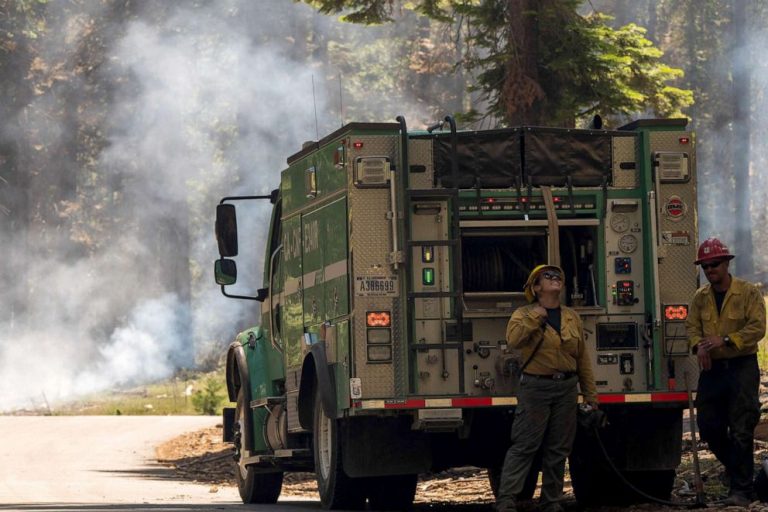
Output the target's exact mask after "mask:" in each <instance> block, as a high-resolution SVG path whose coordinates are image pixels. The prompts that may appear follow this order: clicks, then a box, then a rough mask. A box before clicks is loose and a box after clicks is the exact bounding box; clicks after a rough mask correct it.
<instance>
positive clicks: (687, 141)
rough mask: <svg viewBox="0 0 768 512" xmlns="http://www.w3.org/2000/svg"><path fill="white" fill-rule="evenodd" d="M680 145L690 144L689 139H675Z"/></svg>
mask: <svg viewBox="0 0 768 512" xmlns="http://www.w3.org/2000/svg"><path fill="white" fill-rule="evenodd" d="M677 141H678V142H679V143H680V144H689V143H690V142H691V139H690V137H680V138H679V139H677Z"/></svg>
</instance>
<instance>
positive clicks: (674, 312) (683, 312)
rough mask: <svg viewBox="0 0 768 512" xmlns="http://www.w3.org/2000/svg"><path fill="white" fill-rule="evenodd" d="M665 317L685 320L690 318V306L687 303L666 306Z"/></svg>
mask: <svg viewBox="0 0 768 512" xmlns="http://www.w3.org/2000/svg"><path fill="white" fill-rule="evenodd" d="M664 318H665V319H666V320H685V319H686V318H688V306H687V305H686V304H670V305H668V306H664Z"/></svg>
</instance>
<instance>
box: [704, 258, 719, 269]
mask: <svg viewBox="0 0 768 512" xmlns="http://www.w3.org/2000/svg"><path fill="white" fill-rule="evenodd" d="M722 264H723V260H720V261H716V262H714V263H702V264H701V268H703V269H704V270H709V269H711V268H717V267H719V266H720V265H722Z"/></svg>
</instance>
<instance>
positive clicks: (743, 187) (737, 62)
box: [731, 0, 754, 279]
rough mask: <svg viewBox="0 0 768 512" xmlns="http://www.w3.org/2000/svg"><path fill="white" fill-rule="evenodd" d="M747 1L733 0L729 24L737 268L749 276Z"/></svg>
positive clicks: (751, 263) (750, 276) (750, 226)
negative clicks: (730, 37)
mask: <svg viewBox="0 0 768 512" xmlns="http://www.w3.org/2000/svg"><path fill="white" fill-rule="evenodd" d="M746 4H747V2H744V1H742V0H735V1H734V2H733V19H732V22H731V28H732V33H733V55H732V58H731V63H732V66H733V143H734V152H733V172H734V189H735V192H736V195H735V200H736V212H735V213H736V219H735V220H736V254H738V255H739V259H738V260H737V265H738V267H737V268H738V271H739V273H740V274H741V275H743V276H744V277H746V278H749V279H751V278H752V275H753V273H754V257H753V252H754V249H753V246H752V229H753V223H752V216H751V214H750V212H751V200H750V198H751V194H750V189H749V185H750V179H749V178H750V177H749V167H750V166H749V163H750V140H749V139H750V135H751V122H750V117H751V116H750V110H751V108H750V107H751V105H750V96H749V91H750V84H751V81H752V72H751V69H750V66H748V65H746V64H745V63H746V62H748V61H749V60H750V59H747V58H746V54H747V52H749V51H750V50H749V46H748V41H747V12H746V10H747V6H746Z"/></svg>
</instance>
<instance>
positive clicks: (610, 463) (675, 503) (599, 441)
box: [593, 425, 706, 508]
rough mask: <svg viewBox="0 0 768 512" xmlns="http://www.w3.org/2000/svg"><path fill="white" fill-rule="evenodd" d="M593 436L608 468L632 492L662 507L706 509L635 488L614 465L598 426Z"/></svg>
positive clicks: (699, 504) (696, 504) (695, 504)
mask: <svg viewBox="0 0 768 512" xmlns="http://www.w3.org/2000/svg"><path fill="white" fill-rule="evenodd" d="M593 434H594V436H595V439H597V444H598V445H600V450H601V451H602V452H603V456H604V457H605V461H606V462H607V463H608V467H610V468H611V471H613V472H614V473H615V474H616V476H618V477H619V480H620V481H621V482H622V483H623V484H624V485H626V486H627V487H628V488H629V489H630V490H632V491H634V492H636V493H637V494H639V495H640V496H642V497H643V498H645V499H647V500H650V501H652V502H654V503H659V504H661V505H667V506H670V507H685V508H706V504H704V503H700V502H699V501H696V502H693V503H688V502H678V501H669V500H662V499H661V498H657V497H656V496H651V495H650V494H647V493H645V492H643V491H641V490H640V489H638V488H637V487H635V486H634V485H633V484H632V483H631V482H630V481H629V480H627V479H626V478H625V477H624V475H622V474H621V471H619V469H618V468H617V467H616V466H615V465H614V463H613V461H612V460H611V457H610V455H608V450H607V449H606V448H605V445H604V444H603V440H602V439H601V438H600V432H599V431H598V427H597V425H595V426H594V427H593Z"/></svg>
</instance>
